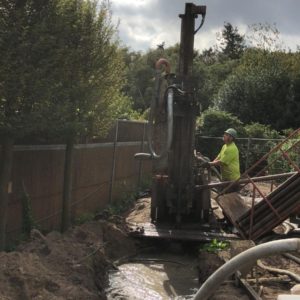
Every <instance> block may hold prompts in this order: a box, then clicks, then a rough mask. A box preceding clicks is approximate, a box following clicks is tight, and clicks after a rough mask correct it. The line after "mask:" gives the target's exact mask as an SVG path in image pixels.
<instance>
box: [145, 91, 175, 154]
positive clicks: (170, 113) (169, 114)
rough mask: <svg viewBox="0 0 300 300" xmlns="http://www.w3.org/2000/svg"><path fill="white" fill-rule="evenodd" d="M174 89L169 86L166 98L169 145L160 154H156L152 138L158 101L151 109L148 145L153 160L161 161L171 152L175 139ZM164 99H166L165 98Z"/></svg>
mask: <svg viewBox="0 0 300 300" xmlns="http://www.w3.org/2000/svg"><path fill="white" fill-rule="evenodd" d="M173 89H174V87H173V86H169V87H168V88H167V89H166V92H165V97H167V124H168V125H167V128H168V135H167V143H166V144H165V147H164V148H163V149H162V150H161V152H160V153H159V154H158V153H156V152H155V150H154V148H153V145H152V138H153V127H154V122H153V120H154V114H155V111H156V108H157V103H158V101H155V104H154V105H153V106H152V107H151V111H150V117H149V123H148V124H149V125H148V126H149V127H148V145H149V150H150V154H151V156H152V158H154V159H159V158H161V157H163V156H165V155H166V154H167V152H168V151H169V150H170V148H171V145H172V139H173V102H174V91H173ZM165 97H164V98H165Z"/></svg>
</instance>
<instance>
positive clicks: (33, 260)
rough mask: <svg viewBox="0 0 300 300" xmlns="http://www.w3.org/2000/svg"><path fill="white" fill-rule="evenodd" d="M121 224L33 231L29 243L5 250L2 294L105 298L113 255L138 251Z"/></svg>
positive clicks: (1, 265) (96, 223)
mask: <svg viewBox="0 0 300 300" xmlns="http://www.w3.org/2000/svg"><path fill="white" fill-rule="evenodd" d="M122 227H123V225H121V222H120V224H119V225H117V224H115V223H112V222H107V221H93V222H89V223H86V224H83V225H81V226H78V227H74V228H72V229H70V230H69V231H67V232H66V233H65V234H63V235H62V234H60V233H58V232H51V233H49V234H48V235H47V236H44V235H43V234H41V233H40V232H39V231H38V230H33V231H32V233H31V238H30V241H29V242H28V243H24V244H22V245H20V246H19V247H18V248H17V250H16V251H13V252H9V253H5V252H2V253H0V290H1V295H0V299H1V300H4V299H14V300H16V299H20V300H21V299H22V300H24V299H25V300H26V299H43V300H44V299H51V300H53V299H61V300H63V299H90V300H92V299H106V296H105V293H104V288H105V287H106V283H107V270H108V268H113V267H114V266H113V264H112V263H111V262H110V260H111V259H115V258H118V257H122V256H125V255H128V254H130V253H132V254H133V253H134V252H135V244H134V241H132V240H131V239H129V238H128V237H127V235H126V233H125V231H124V230H123V228H122Z"/></svg>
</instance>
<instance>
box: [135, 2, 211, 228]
mask: <svg viewBox="0 0 300 300" xmlns="http://www.w3.org/2000/svg"><path fill="white" fill-rule="evenodd" d="M205 14H206V6H197V5H195V4H193V3H186V5H185V13H184V14H181V15H179V17H180V18H181V38H180V55H179V66H178V74H176V75H175V74H171V73H170V64H169V62H168V61H167V60H166V59H164V58H161V59H159V60H158V61H157V63H156V66H155V69H156V80H155V91H154V97H153V99H152V103H151V107H150V116H149V123H148V145H149V150H150V151H149V152H150V153H137V154H136V155H135V157H136V158H139V159H153V182H152V199H151V219H152V222H153V223H156V224H158V223H165V222H172V223H175V224H176V227H181V226H182V224H186V223H191V222H194V223H195V222H196V223H206V222H208V221H209V216H210V212H211V206H210V190H209V189H205V190H197V189H196V186H197V185H202V184H205V183H207V181H208V174H207V173H208V172H207V170H206V169H204V168H201V166H200V163H199V157H198V158H197V156H195V154H194V148H195V141H194V140H195V127H196V117H197V116H198V115H199V114H200V102H199V99H196V98H195V95H194V87H193V76H192V66H193V57H194V36H195V34H196V33H197V32H198V31H199V29H200V28H201V27H202V25H203V23H204V20H205ZM199 15H201V17H202V20H201V22H200V25H199V26H198V27H197V28H195V23H196V22H195V21H196V19H197V18H198V16H199ZM162 68H164V72H162ZM200 162H201V160H200Z"/></svg>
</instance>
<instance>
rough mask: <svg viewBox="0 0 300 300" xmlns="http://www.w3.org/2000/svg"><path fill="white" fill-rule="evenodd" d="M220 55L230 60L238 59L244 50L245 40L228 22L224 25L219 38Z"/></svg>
mask: <svg viewBox="0 0 300 300" xmlns="http://www.w3.org/2000/svg"><path fill="white" fill-rule="evenodd" d="M219 41H220V43H221V51H222V53H223V54H224V55H225V56H226V57H228V58H230V59H238V58H240V57H241V55H242V54H243V52H244V50H245V38H244V36H243V35H241V34H240V33H239V31H238V28H237V27H233V26H232V25H231V24H230V23H229V22H225V23H224V29H223V30H222V34H221V36H220V37H219Z"/></svg>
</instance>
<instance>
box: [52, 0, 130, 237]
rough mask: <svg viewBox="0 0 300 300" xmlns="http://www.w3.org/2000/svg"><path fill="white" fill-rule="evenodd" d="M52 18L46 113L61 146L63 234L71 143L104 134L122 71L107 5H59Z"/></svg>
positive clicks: (68, 1)
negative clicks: (51, 95) (51, 80)
mask: <svg viewBox="0 0 300 300" xmlns="http://www.w3.org/2000/svg"><path fill="white" fill-rule="evenodd" d="M56 14H57V27H56V30H57V31H56V32H57V33H56V47H55V53H56V58H57V61H56V63H57V64H59V68H58V69H57V72H56V73H55V74H56V80H57V84H58V88H57V91H56V98H55V99H53V101H52V102H51V104H50V106H49V109H50V110H51V111H53V114H52V116H51V121H52V122H53V129H54V130H55V131H57V132H58V133H59V134H60V135H61V136H62V137H64V139H65V141H66V156H65V180H64V192H63V212H62V231H64V230H66V229H67V228H68V226H69V225H70V222H71V219H70V211H71V190H72V165H73V153H74V151H73V149H74V143H75V142H76V140H77V139H78V138H83V137H84V138H87V137H92V136H95V135H96V136H102V135H103V134H105V133H106V132H107V130H108V128H109V127H110V124H111V123H112V121H113V120H114V117H115V116H116V114H117V112H118V110H116V105H115V103H116V102H118V103H120V102H122V100H123V99H124V97H123V95H122V93H121V89H122V87H123V84H124V82H125V78H124V70H125V68H124V64H123V61H122V53H121V51H120V50H119V46H118V41H117V39H116V36H115V28H114V27H113V25H112V23H111V19H110V10H109V7H108V6H107V5H105V4H103V3H102V5H101V6H100V7H99V6H97V3H96V2H94V1H84V0H60V1H59V3H58V6H57V8H56ZM54 29H55V28H54ZM59 72H60V73H59ZM53 116H54V119H53Z"/></svg>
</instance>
